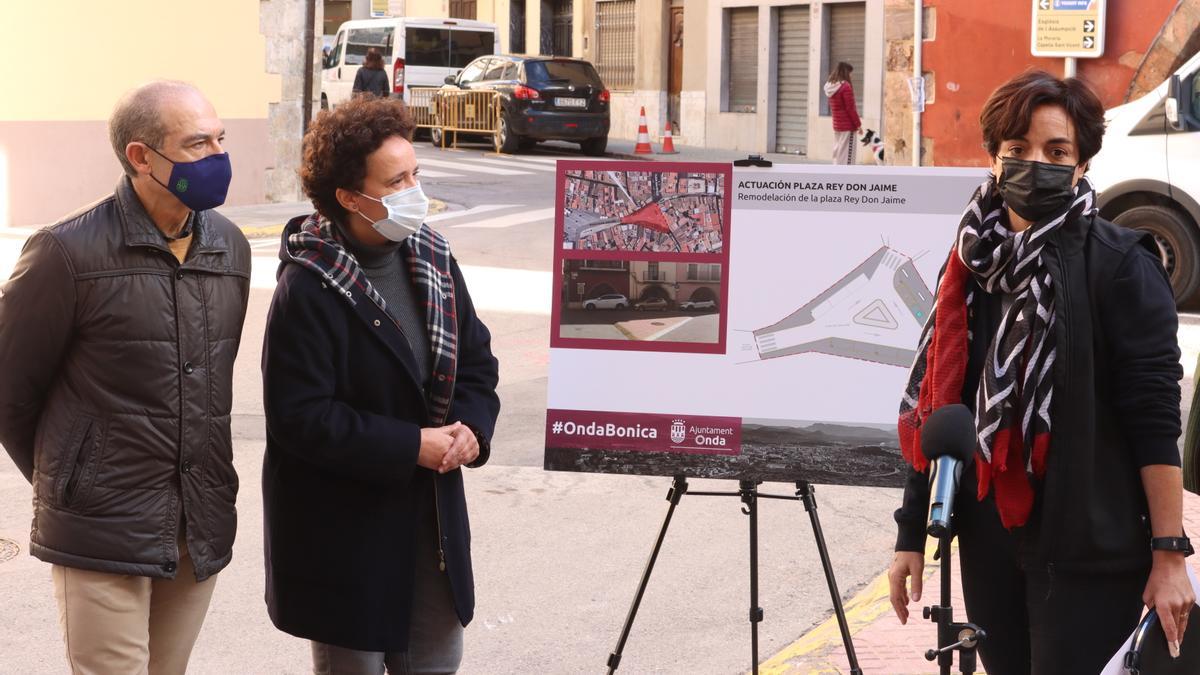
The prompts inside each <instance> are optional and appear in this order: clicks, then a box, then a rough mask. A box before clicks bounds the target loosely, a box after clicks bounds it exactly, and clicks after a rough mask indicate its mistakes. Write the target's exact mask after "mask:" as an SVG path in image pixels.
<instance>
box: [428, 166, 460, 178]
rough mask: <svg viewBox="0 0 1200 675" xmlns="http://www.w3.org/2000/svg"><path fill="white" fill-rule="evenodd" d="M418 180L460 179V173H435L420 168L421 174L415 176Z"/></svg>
mask: <svg viewBox="0 0 1200 675" xmlns="http://www.w3.org/2000/svg"><path fill="white" fill-rule="evenodd" d="M417 177H418V178H462V174H461V173H450V172H449V171H436V170H434V169H426V168H425V167H421V172H420V173H418V174H417Z"/></svg>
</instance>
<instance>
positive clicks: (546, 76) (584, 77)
mask: <svg viewBox="0 0 1200 675" xmlns="http://www.w3.org/2000/svg"><path fill="white" fill-rule="evenodd" d="M525 76H526V78H527V79H528V81H529V82H530V83H534V82H550V81H566V82H569V83H571V84H574V85H585V86H586V85H589V84H590V85H592V86H595V87H603V86H604V83H603V82H601V81H600V75H599V74H597V73H596V69H595V68H593V67H592V64H590V63H588V62H587V61H527V62H526V63H525Z"/></svg>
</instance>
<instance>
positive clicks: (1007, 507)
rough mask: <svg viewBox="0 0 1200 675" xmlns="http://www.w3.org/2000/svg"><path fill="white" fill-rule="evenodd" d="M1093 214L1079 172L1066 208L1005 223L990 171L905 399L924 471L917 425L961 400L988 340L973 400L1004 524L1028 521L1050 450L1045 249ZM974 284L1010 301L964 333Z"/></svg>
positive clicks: (911, 459) (964, 227) (983, 489)
mask: <svg viewBox="0 0 1200 675" xmlns="http://www.w3.org/2000/svg"><path fill="white" fill-rule="evenodd" d="M1095 212H1096V206H1095V193H1094V191H1093V189H1092V185H1091V183H1090V182H1089V181H1088V179H1087V178H1082V179H1080V181H1079V183H1078V184H1077V185H1076V187H1075V195H1074V197H1073V198H1072V199H1071V201H1070V203H1069V204H1068V205H1067V206H1066V207H1064V208H1063V209H1062V210H1061V211H1060V212H1058V213H1055V214H1054V215H1053V216H1051V217H1049V218H1046V219H1044V220H1042V221H1039V222H1037V223H1034V224H1033V225H1032V226H1030V227H1029V228H1028V229H1026V230H1024V231H1022V232H1016V233H1014V232H1012V231H1011V230H1009V229H1008V227H1006V226H1005V221H1004V215H1005V213H1006V207H1005V205H1004V202H1003V199H1002V198H1001V196H1000V194H999V190H998V189H997V188H996V182H995V179H994V178H992V177H990V176H989V177H988V179H987V181H986V182H984V183H983V184H982V185H981V186H980V187H979V188H978V189H977V190H976V191H975V194H974V196H973V197H972V198H971V202H970V203H969V204H968V205H967V209H966V211H965V212H964V213H963V217H962V222H961V223H960V225H959V229H958V237H957V242H956V244H955V246H954V248H953V250H951V252H950V257H949V259H948V260H947V261H946V265H945V267H944V268H943V269H942V273H941V275H940V276H939V278H938V284H937V289H938V290H937V293H936V298H935V301H934V303H935V304H934V309H933V311H932V312H931V313H930V314H929V317H928V319H927V320H926V322H925V328H924V329H923V330H922V332H921V340H920V342H919V343H918V345H917V358H916V360H915V361H914V362H913V366H912V371H911V372H910V374H909V381H908V387H907V389H906V390H905V392H904V398H903V399H902V401H901V403H900V421H899V434H900V448H901V451H902V453H903V454H904V458H905V460H907V461H908V463H909V464H911V465H912V466H913V467H914V468H915V469H916V470H918V471H924V470H925V469H926V467H927V466H928V464H929V462H928V460H926V459H925V456H924V455H923V454H922V453H921V449H920V430H921V425H922V424H923V423H924V421H925V419H926V418H927V417H928V416H929V415H930V413H932V412H933V411H934V410H937V409H938V408H940V407H942V406H944V405H948V404H951V403H960V402H961V398H962V388H963V380H964V378H965V376H966V368H967V355H968V354H969V353H970V345H971V343H972V341H973V340H975V339H979V338H980V337H982V339H986V340H987V341H988V347H987V361H986V363H985V364H984V368H983V373H982V376H981V377H980V380H979V389H978V390H977V392H976V403H975V428H976V432H977V435H976V450H977V453H978V454H977V457H976V459H977V461H976V462H975V464H976V473H977V475H978V478H979V481H978V482H979V490H978V498H979V499H983V498H984V497H985V496H987V494H988V492H989V490H990V489H991V488H992V487H993V485H994V489H995V499H996V508H997V510H998V511H999V513H1000V520H1001V522H1002V523H1003V524H1004V526H1005V527H1007V528H1009V529H1012V528H1014V527H1019V526H1021V525H1024V524H1025V522H1026V521H1027V520H1028V519H1029V514H1030V512H1031V511H1032V510H1033V497H1034V494H1033V484H1032V480H1031V478H1030V477H1031V476H1032V477H1034V478H1037V479H1039V480H1040V479H1041V478H1042V477H1044V476H1045V473H1046V458H1047V455H1048V453H1049V450H1050V424H1051V420H1050V402H1051V400H1052V399H1053V396H1054V379H1053V373H1052V372H1051V371H1052V366H1053V365H1054V359H1055V356H1056V353H1055V352H1056V346H1055V345H1056V343H1055V339H1054V322H1055V318H1054V302H1055V291H1054V287H1053V286H1052V284H1051V278H1050V272H1049V270H1048V269H1047V268H1046V265H1045V261H1044V260H1043V258H1042V252H1043V250H1044V249H1045V246H1046V242H1047V241H1048V240H1049V238H1050V235H1051V234H1052V233H1053V232H1054V231H1056V230H1057V229H1058V228H1059V227H1062V226H1063V224H1064V223H1069V222H1072V221H1073V220H1075V219H1076V218H1078V217H1080V216H1089V215H1092V214H1094V213H1095ZM971 280H974V281H975V282H976V284H977V286H978V287H979V288H981V289H983V290H984V291H986V292H988V293H999V294H1002V295H1003V296H1004V298H1005V300H1006V301H1008V302H1006V309H1005V310H1004V312H1003V315H1002V317H1001V320H1000V326H999V328H998V329H997V330H996V333H995V334H994V335H988V336H976V335H972V333H971V331H970V330H969V329H968V321H969V317H970V316H971V314H972V306H973V304H974V302H975V301H976V292H975V291H974V290H971V284H970V283H969V282H970V281H971Z"/></svg>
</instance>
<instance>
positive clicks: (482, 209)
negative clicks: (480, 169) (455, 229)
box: [425, 204, 520, 223]
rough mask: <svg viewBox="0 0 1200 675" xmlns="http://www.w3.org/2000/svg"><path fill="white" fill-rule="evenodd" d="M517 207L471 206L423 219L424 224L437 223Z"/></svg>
mask: <svg viewBox="0 0 1200 675" xmlns="http://www.w3.org/2000/svg"><path fill="white" fill-rule="evenodd" d="M518 206H520V205H519V204H481V205H479V206H472V207H471V208H469V209H464V210H462V211H443V212H441V213H439V214H437V215H433V216H429V217H428V218H426V219H425V222H427V223H437V222H441V221H443V220H454V219H457V218H465V217H467V216H474V215H478V214H480V213H487V212H488V211H499V210H500V209H515V208H517V207H518Z"/></svg>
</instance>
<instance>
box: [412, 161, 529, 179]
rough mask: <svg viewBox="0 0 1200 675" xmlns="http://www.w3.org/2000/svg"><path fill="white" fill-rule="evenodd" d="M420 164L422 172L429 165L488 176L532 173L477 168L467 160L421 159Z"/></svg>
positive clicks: (527, 172)
mask: <svg viewBox="0 0 1200 675" xmlns="http://www.w3.org/2000/svg"><path fill="white" fill-rule="evenodd" d="M418 164H420V165H421V166H422V171H424V166H425V165H426V164H429V165H432V166H439V167H442V168H444V169H454V170H456V171H470V172H475V173H486V174H491V175H493V176H528V175H529V173H530V172H529V171H517V170H515V169H501V168H498V167H490V166H479V167H477V166H475V164H474V163H468V161H466V160H461V161H457V162H448V161H446V160H444V159H421V160H418Z"/></svg>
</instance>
